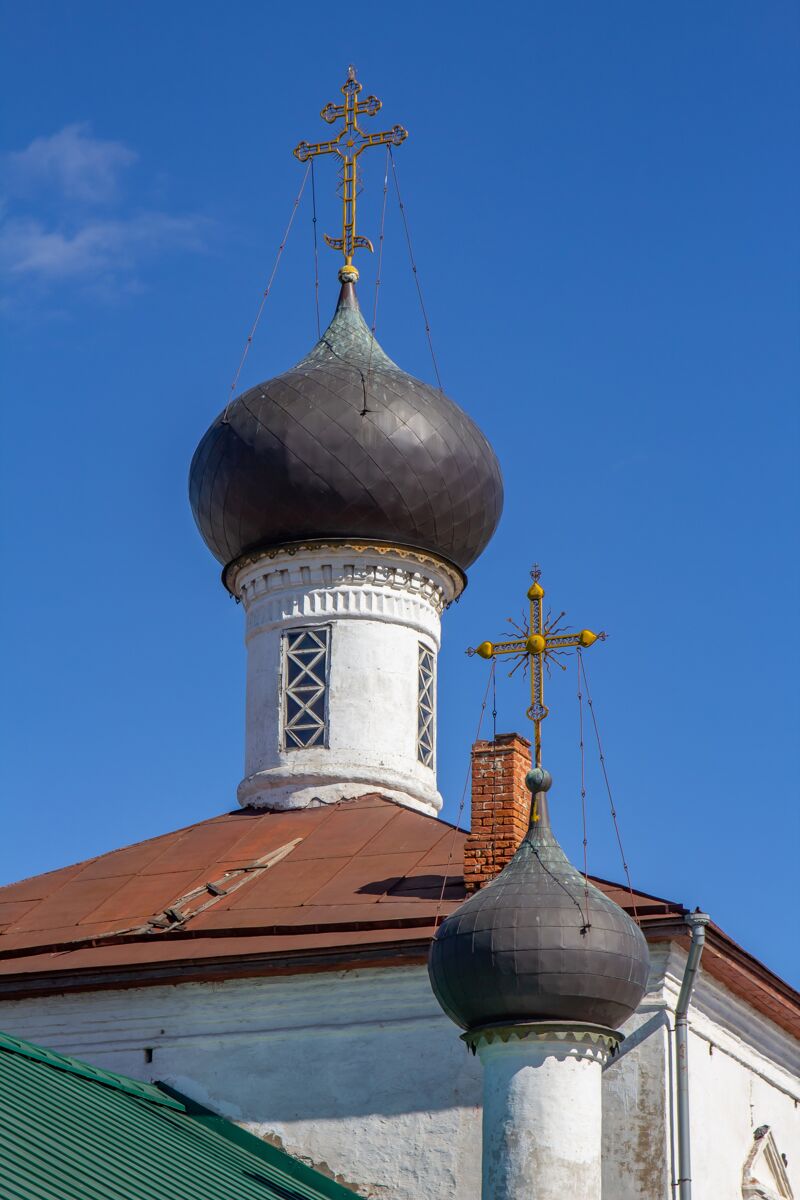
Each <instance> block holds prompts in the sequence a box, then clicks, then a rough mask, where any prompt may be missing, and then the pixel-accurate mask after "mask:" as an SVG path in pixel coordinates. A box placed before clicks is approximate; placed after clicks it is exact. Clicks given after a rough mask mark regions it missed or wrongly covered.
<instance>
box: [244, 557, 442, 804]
mask: <svg viewBox="0 0 800 1200" xmlns="http://www.w3.org/2000/svg"><path fill="white" fill-rule="evenodd" d="M228 582H229V586H230V587H231V590H232V591H233V592H234V594H235V595H236V596H237V597H238V598H239V599H241V601H242V603H243V605H244V608H245V612H246V638H245V641H246V646H247V706H246V737H245V777H244V779H243V780H242V782H241V783H240V784H239V789H238V798H239V803H240V804H242V805H246V806H257V807H265V808H273V809H286V808H304V807H306V806H307V805H309V804H318V803H323V804H326V803H334V802H335V801H337V800H341V799H343V798H350V797H354V796H359V795H363V794H364V793H365V792H368V791H379V792H382V793H383V794H384V795H387V796H390V797H392V798H393V799H396V800H399V801H400V802H401V803H404V804H407V805H409V806H410V807H412V808H417V809H420V810H422V811H424V812H428V813H431V814H436V813H437V812H438V811H439V809H440V808H441V805H442V798H441V796H440V794H439V791H438V789H437V786H436V759H435V753H434V760H433V764H432V765H426V764H424V763H423V762H421V761H420V758H419V755H418V749H417V737H418V725H417V713H418V704H417V701H418V672H419V647H420V644H422V645H423V646H425V647H426V648H427V649H429V650H431V651H432V652H433V654H434V659H435V657H436V655H437V654H438V650H439V644H440V637H441V614H442V612H443V611H444V609H445V607H446V606H447V605H448V604H449V603H450V601H451V600H453V599H454V598H455V597H456V596H457V595H458V594H459V593H460V591H461V589H462V587H463V578H462V577H461V576H460V575H459V573H458V572H457V571H456V570H455V569H454V568H452V567H450V566H449V565H448V564H446V563H444V562H442V561H441V560H439V559H436V558H433V557H432V556H428V555H422V554H417V553H414V552H412V551H406V550H402V549H400V548H394V547H378V546H374V545H368V544H361V543H350V544H336V543H333V544H321V543H317V544H314V545H311V544H309V545H301V546H297V547H292V548H284V549H280V550H275V551H271V552H268V553H264V554H261V555H258V556H253V557H252V558H250V559H247V560H244V561H242V562H241V564H239V565H237V567H236V568H235V569H233V570H232V571H230V573H229V580H228ZM301 628H310V629H327V630H328V631H329V633H328V636H329V658H328V664H327V714H328V715H327V732H326V736H325V740H324V744H320V745H315V746H308V747H294V748H290V747H289V746H287V744H286V738H285V735H284V728H283V726H284V715H283V714H284V707H283V692H282V688H283V686H284V674H283V672H284V665H283V664H284V657H285V643H284V640H283V639H284V635H285V634H286V633H287V632H290V631H292V630H296V629H301Z"/></svg>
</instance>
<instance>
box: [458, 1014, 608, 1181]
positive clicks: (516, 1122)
mask: <svg viewBox="0 0 800 1200" xmlns="http://www.w3.org/2000/svg"><path fill="white" fill-rule="evenodd" d="M465 1038H466V1040H467V1041H468V1042H469V1043H470V1044H471V1045H472V1046H474V1048H475V1050H476V1052H477V1054H478V1055H479V1057H480V1059H481V1063H482V1064H483V1155H482V1161H483V1170H482V1177H483V1186H482V1191H481V1196H482V1200H565V1198H566V1200H600V1194H601V1187H602V1171H601V1148H602V1108H601V1077H602V1069H603V1065H604V1063H605V1062H606V1060H607V1058H608V1056H609V1053H610V1052H611V1049H612V1048H613V1047H614V1046H615V1045H616V1042H617V1040H618V1035H614V1034H613V1033H612V1031H610V1030H606V1029H600V1028H599V1027H592V1026H578V1027H569V1026H560V1027H556V1026H554V1027H552V1028H542V1026H541V1025H539V1026H521V1027H520V1026H518V1027H514V1028H506V1029H502V1030H492V1031H486V1032H485V1033H479V1032H476V1033H474V1034H468V1035H465Z"/></svg>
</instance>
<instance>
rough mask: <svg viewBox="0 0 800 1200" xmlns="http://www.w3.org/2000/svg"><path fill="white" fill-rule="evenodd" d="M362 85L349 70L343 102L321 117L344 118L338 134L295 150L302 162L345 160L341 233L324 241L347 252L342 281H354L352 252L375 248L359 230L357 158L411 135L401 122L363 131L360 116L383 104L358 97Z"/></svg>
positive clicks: (369, 114) (330, 121) (330, 120)
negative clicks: (330, 156) (331, 157)
mask: <svg viewBox="0 0 800 1200" xmlns="http://www.w3.org/2000/svg"><path fill="white" fill-rule="evenodd" d="M361 90H362V85H361V84H360V83H359V82H358V80H357V79H356V69H355V67H353V66H350V67H348V69H347V80H346V81H345V85H344V87H343V88H342V92H343V94H344V104H326V105H325V107H324V108H323V110H322V112H321V113H320V116H321V117H322V119H323V121H327V123H328V124H329V125H332V124H333V123H334V121H337V120H338V119H339V117H342V118H343V119H344V128H343V129H342V131H341V133H340V134H339V135H338V137H335V138H332V139H331V141H329V142H300V144H299V145H298V146H296V147H295V149H294V155H295V158H298V159H299V160H300V162H308V160H309V159H310V158H315V157H316V156H317V155H318V154H338V155H339V157H340V159H341V160H342V236H341V237H340V238H332V237H328V235H327V233H326V234H325V241H326V242H327V244H328V245H329V246H330V247H331V249H332V250H341V251H342V253H343V254H344V266H343V267H342V268H341V270H340V271H339V278H340V279H341V280H342V282H343V283H345V282H347V283H355V281H356V280H357V279H358V271H357V270H356V268H355V267H354V266H353V254H354V253H355V252H356V250H372V248H373V247H372V242H371V241H370V240H369V238H366V237H362V236H361V234H358V233H356V193H357V191H358V168H357V165H356V160H357V158H358V156H359V154H361V152H362V151H363V150H366V149H367V147H369V146H399V145H400V143H401V142H404V141H405V140H406V138H407V137H408V131H407V130H405V129H404V128H403V126H402V125H395V126H394V128H393V129H388V130H385V131H384V132H383V133H364V131H363V130H362V129H361V128H360V127H359V124H358V118H359V117H360V116H367V117H374V116H375V114H376V113H378V112H380V110H381V108H382V107H383V106H382V104H381V101H380V100H379V99H378V97H377V96H367V98H366V100H359V99H358V95H359V92H361Z"/></svg>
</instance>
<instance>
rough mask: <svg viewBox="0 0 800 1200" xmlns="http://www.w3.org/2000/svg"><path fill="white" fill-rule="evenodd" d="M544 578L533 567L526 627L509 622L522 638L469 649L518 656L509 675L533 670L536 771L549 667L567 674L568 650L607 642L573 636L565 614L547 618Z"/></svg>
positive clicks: (586, 633)
mask: <svg viewBox="0 0 800 1200" xmlns="http://www.w3.org/2000/svg"><path fill="white" fill-rule="evenodd" d="M541 575H542V572H541V568H540V567H539V565H538V564H536V565H534V568H533V570H532V571H531V579H532V580H533V583H532V584H531V586H530V587H529V588H528V600H529V601H530V617H529V619H528V621H527V622H526V621H525V618H524V617H523V625H522V626H520V625H517V624H516V622H515V621H511V619H510V618H509V622H510V624H511V625H513V626H514V628H515V629H516V630H517V631H518V633H519V634H520V635H521V636H520V637H518V638H515V639H514V640H513V641H510V642H481V644H480V646H476V647H475V649H473V648H472V647H471V646H470V648H469V650H467V654H470V655H472V654H477V655H478V657H479V658H498V657H500V656H501V655H505V654H511V655H515V656H516V657H517V660H518V661H517V664H516V666H515V667H514V668H513V670H512V671H511V672H510V674H511V675H513V674H514V671H516V670H517V669H518V668H519V667H520V666H524V667H525V668H527V669H529V670H530V679H531V705H530V708H529V709H528V711H527V713H526V716H528V717H530V719H531V720H532V721H533V730H534V742H533V744H534V764H535V765H536V766H537V767H541V765H542V721H543V720H544V719H545V717H546V716H547V714H548V712H549V709H548V708H547V705H546V704H545V702H544V672H545V670H546V671H547V672H548V674H549V673H550V666H551V664H553V665H554V666H557V667H561V669H562V671H566V669H567V668H566V667H565V666H564V664H563V663H562V662H559V659H560V657H561V656H562V655H563V653H564V651H565V650H571V649H574V648H575V647H578V648H584V647H587V646H593V645H594V643H595V642H604V641H605V640H606V637H607V634H605V633H592V631H591V629H581V630H580V632H578V633H570V632H569V630H566V629H562V627H561V621H562V619H563V618H564V617H565V616H566V613H563V612H562V613H559V614H558V616H557V617H553V616H552V615H551V613H550V612H549V611H548V612H547V613H546V614H545V612H544V605H543V600H544V588H543V587H542V585H541V584H540V583H539V580H540V578H541Z"/></svg>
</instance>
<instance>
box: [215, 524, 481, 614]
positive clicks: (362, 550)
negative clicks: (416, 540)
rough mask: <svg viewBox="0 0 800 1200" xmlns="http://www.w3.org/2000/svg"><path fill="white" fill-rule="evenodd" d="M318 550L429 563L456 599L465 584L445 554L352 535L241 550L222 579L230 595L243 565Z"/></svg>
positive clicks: (461, 572)
mask: <svg viewBox="0 0 800 1200" xmlns="http://www.w3.org/2000/svg"><path fill="white" fill-rule="evenodd" d="M318 550H349V551H352V552H353V553H354V554H381V555H385V554H391V555H396V556H397V557H398V558H401V559H404V560H407V561H409V562H412V563H416V564H418V565H419V566H421V567H432V568H434V569H435V570H436V571H439V572H441V573H443V574H444V575H446V576H447V578H448V579H449V581H450V583H451V586H452V588H453V597H454V599H458V597H459V596H460V595H461V593H462V592H463V591H464V588H465V587H466V586H467V577H466V575H465V574H464V572H463V571H462V570H461V569H460V568H459V567H457V566H456V565H455V563H452V562H450V561H449V560H448V559H446V558H439V556H438V555H436V554H430V553H428V552H427V551H425V550H418V549H416V548H415V547H412V546H403V545H401V544H400V543H398V542H370V541H362V540H361V539H356V538H353V539H351V538H321V539H319V540H316V539H314V540H308V541H297V542H282V543H280V544H279V545H276V546H268V547H265V548H264V549H263V550H253V551H251V552H250V553H248V554H242V555H240V557H239V558H235V559H234V560H233V562H230V563H228V565H227V566H226V567H224V568H223V571H222V582H223V584H224V585H225V587H226V588H227V589H228V591H229V592H230V593H231V595H232V596H236V595H237V591H236V583H235V580H236V577H237V576H238V574H239V572H240V571H242V570H243V569H244V568H246V567H249V566H252V565H253V564H254V563H257V562H263V561H264V560H265V559H276V558H284V557H286V558H294V557H295V555H297V554H305V553H309V552H315V551H318Z"/></svg>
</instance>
